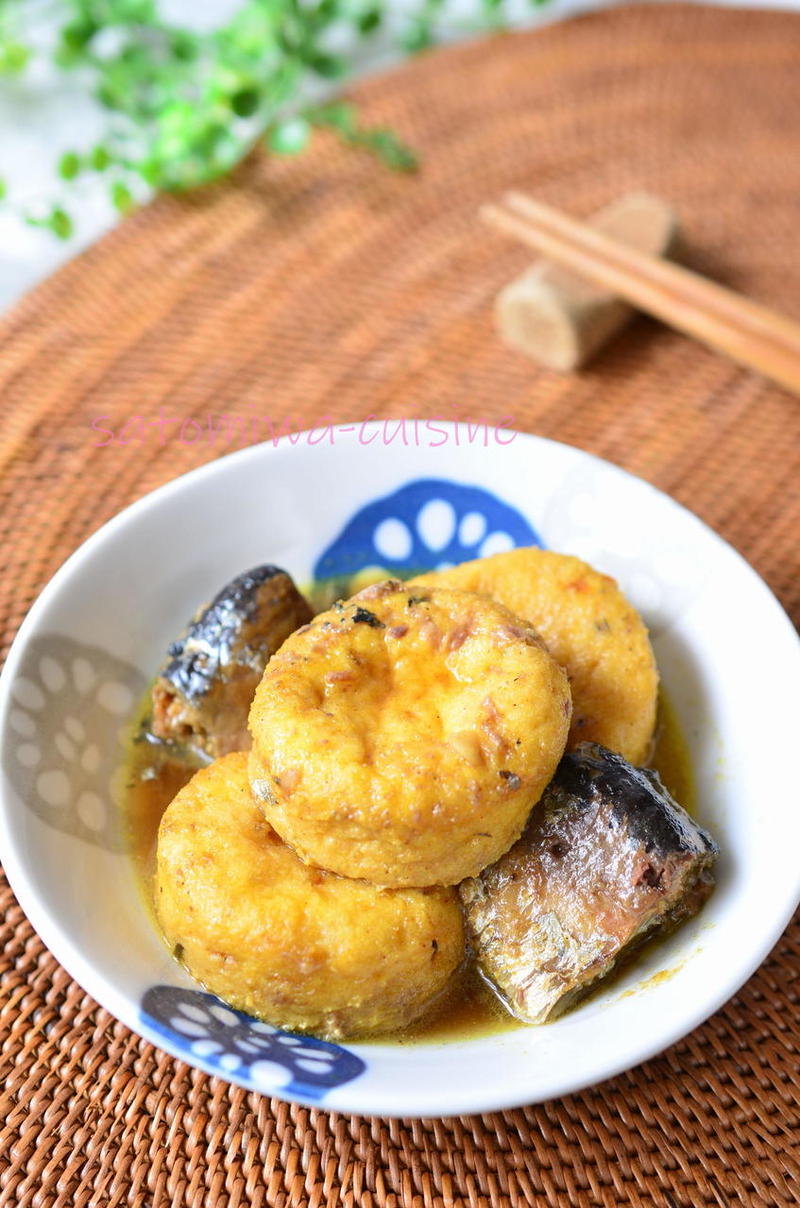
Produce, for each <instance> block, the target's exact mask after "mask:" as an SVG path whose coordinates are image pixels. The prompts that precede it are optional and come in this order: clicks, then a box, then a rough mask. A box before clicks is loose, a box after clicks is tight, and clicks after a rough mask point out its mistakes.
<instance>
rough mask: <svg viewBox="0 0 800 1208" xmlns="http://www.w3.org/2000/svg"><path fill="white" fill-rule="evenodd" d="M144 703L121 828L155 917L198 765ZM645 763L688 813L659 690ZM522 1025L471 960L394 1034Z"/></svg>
mask: <svg viewBox="0 0 800 1208" xmlns="http://www.w3.org/2000/svg"><path fill="white" fill-rule="evenodd" d="M149 707H150V697H149V693H148V696H147V698H146V699H145V700H144V701H143V702H142V705H141V708H140V710H139V714H138V716H137V718H136V724H135V726H134V728H133V731H132V739H131V742H130V745H129V756H128V776H127V778H126V782H127V786H128V792H127V794H126V810H127V818H126V829H127V833H128V836H129V842H130V849H131V852H132V855H133V859H134V861H135V864H136V868H137V871H138V873H139V878H140V883H141V887H142V892H143V895H144V897H145V900H146V903H147V906H148V909H149V910H150V912H151V914H152V916H153V919H154V920H155V910H154V903H153V879H154V872H155V853H156V840H157V837H158V826H159V823H160V821H161V817H162V815H163V813H164V811H165V810H166V808H167V806H168V805H169V803H170V801H171V800H172V798H173V797H174V796H175V794H176V793H177V792H178V790H179V789H180V788H182V787H183V785H184V784H186V783H187V782H188V781H189V780H190V779H191V777H192V776H193V774H194V772H195V771H196V770H197V765H195V766H189V765H187V764H186V763H185V762H182V761H181V760H179V759H176V757H175V756H174V754H171V753H170V751H169V749H168V748H167V747H166V746H159V745H154V744H153V743H151V742H148V741H147V740H146V739H145V738H144V734H145V732H146V730H147V720H148V714H149ZM650 762H651V766H652V767H654V768H655V769H656V770H657V771H658V773H659V774H660V776H661V779H662V780H663V781H664V783H665V785H666V786H667V788H668V789H669V791H670V793H672V795H673V797H675V799H676V800H677V801H680V802H681V804H682V805H683V806H684V808H686V809H687V810H688V811H689V812H690V813H692V812H693V811H694V806H695V789H694V781H693V777H692V770H691V764H690V760H689V751H688V747H687V744H686V740H685V738H684V736H683V733H682V731H681V728H680V724H679V722H678V719H677V717H676V715H675V711H674V709H673V708H672V706H671V705H670V703H669V701H668V700H667V699H666V698H665V696H664V694H663V692H662V693H661V695H660V698H659V721H658V728H657V731H656V742H655V749H654V753H653V757H652V759H651V761H650ZM156 925H157V924H156ZM655 942H658V941H657V940H656V941H655ZM525 1026H526V1025H525V1024H523V1023H521V1022H520V1021H519V1020H518V1019H516V1018H515V1017H514V1016H513V1015H511V1014H510V1012H509V1011H508V1010H507V1009H506V1008H505V1007H504V1006H503V1004H502V1002H501V1001H500V999H499V998H498V997H497V995H496V994H495V993H494V991H493V990H492V989H491V987H490V986H488V985H487V984H486V982H484V980H483V979H482V978H481V976H480V974H479V973H478V972H477V970H476V969H475V967H474V966H473V965H471V966H470V967H469V968H468V969H467V970H466V971H465V972H464V974H463V975H462V977H461V978H460V979H459V981H458V982H457V984H456V985H455V986H454V987H453V989H452V990H451V991H450V992H449V993H448V994H447V995H446V997H445V998H444V999H443V1000H442V1001H441V1002H440V1003H439V1004H438V1006H437V1008H436V1009H435V1010H434V1011H432V1012H430V1013H429V1014H428V1016H426V1018H425V1019H423V1020H422V1021H421V1022H419V1023H417V1024H415V1025H413V1026H412V1027H410V1028H408V1029H407V1030H406V1031H405V1032H404V1033H403V1034H402V1035H401V1036H399V1037H398V1038H397V1039H398V1040H399V1041H400V1043H404V1044H408V1043H411V1042H421V1041H424V1042H428V1043H432V1042H435V1041H442V1040H465V1039H468V1038H471V1037H472V1038H474V1037H477V1036H487V1035H491V1034H494V1033H497V1032H506V1031H511V1030H513V1029H516V1028H520V1027H525Z"/></svg>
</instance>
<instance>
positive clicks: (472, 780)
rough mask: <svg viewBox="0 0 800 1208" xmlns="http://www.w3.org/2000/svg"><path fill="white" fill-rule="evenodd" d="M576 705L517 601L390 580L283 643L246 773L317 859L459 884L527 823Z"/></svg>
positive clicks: (360, 873) (268, 808)
mask: <svg viewBox="0 0 800 1208" xmlns="http://www.w3.org/2000/svg"><path fill="white" fill-rule="evenodd" d="M570 710H571V702H570V694H569V685H568V683H567V677H566V675H565V674H564V672H563V671H562V670H561V668H560V667H559V666H558V665H557V663H556V662H555V660H554V659H552V658H551V657H550V655H549V654H548V653H547V651H546V650H545V648H544V646H543V645H542V643H541V642H540V641H539V639H538V638H537V637H536V635H535V634H534V632H533V631H532V630H531V629H530V628H529V627H528V626H527V625H525V623H524V622H522V621H520V620H519V618H518V617H515V616H514V615H513V614H512V613H510V612H509V611H508V610H507V609H505V608H502V607H501V606H500V605H498V604H495V603H493V602H492V601H491V600H487V599H485V598H482V597H481V596H476V595H473V594H471V593H468V592H460V591H440V590H436V591H434V590H430V589H429V590H425V591H422V590H420V589H411V590H409V589H408V587H406V586H403V584H401V583H399V582H397V581H396V580H390V581H387V582H384V583H380V584H377V585H375V586H373V587H368V588H366V589H365V590H364V591H362V592H360V593H359V594H358V595H357V596H354V597H353V599H352V600H350V601H349V602H347V603H346V604H342V603H340V604H338V605H335V606H334V607H333V608H332V609H330V610H329V611H328V612H323V613H320V614H319V615H318V616H317V617H315V619H314V620H313V621H312V622H311V624H310V625H309V626H307V627H305V628H304V629H301V630H298V631H297V632H296V633H294V634H292V636H291V637H289V638H287V640H286V641H285V642H284V644H283V646H282V647H281V649H280V650H279V651H278V652H277V654H275V655H273V656H272V658H271V659H270V662H269V663H268V665H267V668H266V671H265V672H264V676H263V678H262V680H261V683H260V684H259V686H258V689H257V690H256V695H255V699H254V701H253V705H252V708H251V710H250V732H251V735H252V738H253V749H252V752H251V755H250V781H251V785H252V788H253V792H254V794H255V795H256V796H257V797H258V798H259V800H260V801H261V802H262V803H263V808H264V812H265V814H266V817H267V819H268V820H269V821H270V822H271V823H272V825H273V826H274V827H275V830H276V831H277V832H278V834H280V835H281V836H282V837H283V838H284V839H285V840H286V842H287V843H289V844H290V845H291V846H292V847H293V848H294V849H295V850H296V851H297V852H298V854H299V855H300V856H301V857H302V858H303V859H304V860H307V861H308V862H309V863H311V864H316V865H319V866H320V867H322V868H328V869H331V870H333V871H334V872H338V873H341V874H342V875H344V876H351V877H364V878H366V879H367V880H369V881H372V882H374V883H375V884H378V885H392V886H398V885H454V884H456V883H457V882H458V881H461V880H462V879H463V878H464V877H469V876H474V875H476V874H477V873H478V872H479V871H480V870H481V869H482V868H484V867H485V866H486V865H487V864H490V863H491V862H492V861H493V860H496V859H497V858H498V856H500V855H502V854H503V852H505V851H507V850H508V848H509V847H510V846H511V844H512V843H514V842H515V840H516V839H517V838H518V837H519V835H520V833H521V831H522V828H523V826H524V824H525V821H526V819H527V817H528V814H529V813H530V811H531V807H532V806H533V805H534V804H535V803H536V802H537V801H538V800H539V797H540V796H541V794H542V792H543V790H544V788H545V786H546V785H547V783H548V782H549V780H550V779H551V777H552V775H553V772H554V771H555V769H556V766H557V764H558V761H559V760H560V758H561V756H562V754H563V751H564V745H565V742H566V738H567V732H568V730H569V718H570Z"/></svg>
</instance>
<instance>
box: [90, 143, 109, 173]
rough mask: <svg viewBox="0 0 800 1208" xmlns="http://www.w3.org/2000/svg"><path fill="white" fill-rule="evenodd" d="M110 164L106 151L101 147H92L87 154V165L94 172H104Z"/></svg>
mask: <svg viewBox="0 0 800 1208" xmlns="http://www.w3.org/2000/svg"><path fill="white" fill-rule="evenodd" d="M110 163H111V156H110V155H109V153H108V150H107V149H106V148H105V147H103V146H102V145H100V146H97V147H93V148H92V150H91V152H90V153H89V165H90V167H91V168H92V170H93V171H94V172H105V170H106V168H107V167H108V166H109V165H110Z"/></svg>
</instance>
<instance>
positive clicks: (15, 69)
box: [0, 42, 31, 75]
mask: <svg viewBox="0 0 800 1208" xmlns="http://www.w3.org/2000/svg"><path fill="white" fill-rule="evenodd" d="M30 57H31V52H30V51H29V50H28V48H27V46H23V45H22V44H21V43H20V42H4V43H2V44H0V74H2V75H19V73H20V72H21V71H23V70H24V69H25V67H26V65H27V63H28V60H29V59H30Z"/></svg>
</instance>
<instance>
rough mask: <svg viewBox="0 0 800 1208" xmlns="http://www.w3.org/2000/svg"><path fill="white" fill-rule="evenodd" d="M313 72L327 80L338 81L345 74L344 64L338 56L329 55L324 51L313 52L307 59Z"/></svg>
mask: <svg viewBox="0 0 800 1208" xmlns="http://www.w3.org/2000/svg"><path fill="white" fill-rule="evenodd" d="M306 63H307V64H308V66H309V67H310V68H311V70H312V71H313V72H316V74H317V75H318V76H322V78H323V79H325V80H336V79H338V78H339V77H340V76H341V75H343V74H344V70H345V68H344V63H343V62H342V60H341V59H340V58H337V56H336V55H328V54H325V53H324V52H323V51H318V52H313V53H312V54H310V55H309V56H308V58H307V59H306Z"/></svg>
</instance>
